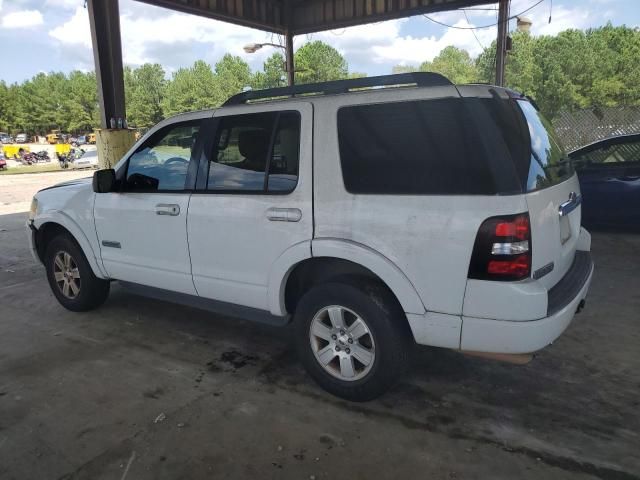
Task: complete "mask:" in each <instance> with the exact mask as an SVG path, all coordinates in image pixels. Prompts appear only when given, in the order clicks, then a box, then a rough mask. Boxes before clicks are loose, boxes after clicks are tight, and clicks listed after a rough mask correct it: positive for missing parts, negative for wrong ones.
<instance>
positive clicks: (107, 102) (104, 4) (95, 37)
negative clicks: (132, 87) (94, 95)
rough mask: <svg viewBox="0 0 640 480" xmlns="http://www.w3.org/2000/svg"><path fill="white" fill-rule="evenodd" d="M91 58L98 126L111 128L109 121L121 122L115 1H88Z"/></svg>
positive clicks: (121, 88)
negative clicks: (91, 47)
mask: <svg viewBox="0 0 640 480" xmlns="http://www.w3.org/2000/svg"><path fill="white" fill-rule="evenodd" d="M87 6H88V9H89V24H90V27H91V42H92V44H93V58H94V61H95V65H96V80H97V83H98V99H99V101H100V123H101V126H102V128H110V125H109V120H110V119H111V118H114V119H117V118H122V119H124V118H125V116H126V112H125V103H124V74H123V69H122V46H121V41H120V9H119V8H118V0H88V1H87Z"/></svg>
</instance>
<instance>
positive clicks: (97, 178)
mask: <svg viewBox="0 0 640 480" xmlns="http://www.w3.org/2000/svg"><path fill="white" fill-rule="evenodd" d="M115 185H116V171H115V170H114V169H113V168H107V169H104V170H96V171H95V172H93V191H94V192H96V193H109V192H112V191H113V190H114V187H115Z"/></svg>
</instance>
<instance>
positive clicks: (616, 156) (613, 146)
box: [574, 140, 640, 167]
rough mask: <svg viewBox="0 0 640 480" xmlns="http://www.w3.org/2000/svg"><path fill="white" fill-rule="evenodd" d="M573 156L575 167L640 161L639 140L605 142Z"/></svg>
mask: <svg viewBox="0 0 640 480" xmlns="http://www.w3.org/2000/svg"><path fill="white" fill-rule="evenodd" d="M576 153H577V154H576V155H575V156H574V161H575V163H576V166H577V167H583V166H584V167H587V166H589V167H597V166H600V165H602V166H610V165H616V164H628V163H633V162H640V140H635V141H626V142H620V143H611V142H607V143H605V144H604V145H603V146H601V147H600V148H596V149H593V150H591V151H589V152H585V153H580V152H576Z"/></svg>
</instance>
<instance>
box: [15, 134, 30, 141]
mask: <svg viewBox="0 0 640 480" xmlns="http://www.w3.org/2000/svg"><path fill="white" fill-rule="evenodd" d="M28 141H29V136H28V135H27V134H26V133H19V134H17V135H16V143H27V142H28Z"/></svg>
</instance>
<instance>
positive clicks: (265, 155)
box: [207, 112, 300, 192]
mask: <svg viewBox="0 0 640 480" xmlns="http://www.w3.org/2000/svg"><path fill="white" fill-rule="evenodd" d="M214 145H215V150H214V152H213V155H212V159H211V162H210V165H209V178H208V183H207V188H208V189H209V190H225V191H242V192H264V191H269V192H290V191H292V190H293V189H294V188H295V186H296V183H297V181H298V163H299V145H300V116H299V115H298V113H297V112H268V113H255V114H248V115H233V116H228V117H223V118H222V119H221V123H220V126H219V128H218V134H217V138H216V141H215V144H214Z"/></svg>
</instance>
